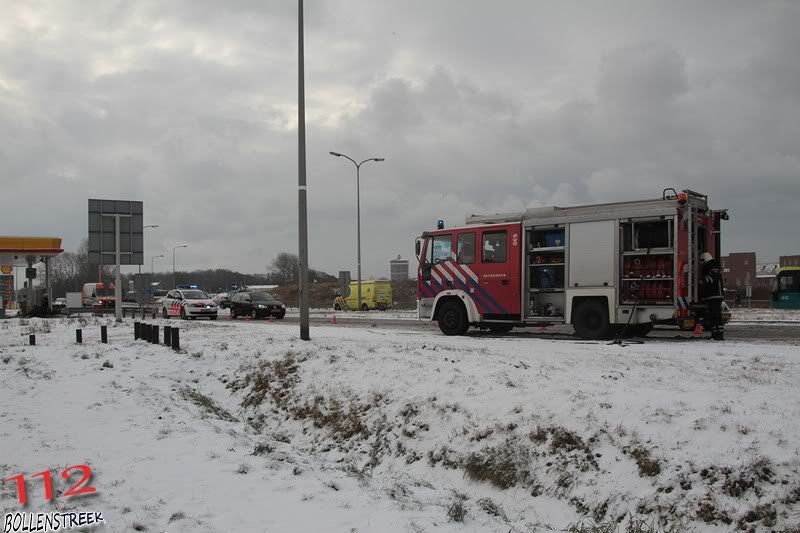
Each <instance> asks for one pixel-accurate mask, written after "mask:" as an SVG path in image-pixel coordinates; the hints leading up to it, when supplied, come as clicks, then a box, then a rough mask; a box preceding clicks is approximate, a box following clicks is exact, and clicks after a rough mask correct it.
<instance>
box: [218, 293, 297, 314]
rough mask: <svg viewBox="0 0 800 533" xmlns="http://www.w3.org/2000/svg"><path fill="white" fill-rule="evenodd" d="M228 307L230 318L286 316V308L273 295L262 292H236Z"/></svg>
mask: <svg viewBox="0 0 800 533" xmlns="http://www.w3.org/2000/svg"><path fill="white" fill-rule="evenodd" d="M230 307H231V318H237V317H240V316H249V317H251V318H260V317H267V316H274V317H275V318H283V317H284V316H286V306H285V305H283V303H282V302H280V301H279V300H277V299H276V298H275V297H274V296H273V295H271V294H270V293H268V292H264V291H252V292H250V291H242V292H237V293H236V294H234V295H233V298H231V304H230Z"/></svg>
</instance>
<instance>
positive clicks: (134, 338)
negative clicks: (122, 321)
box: [133, 322, 141, 340]
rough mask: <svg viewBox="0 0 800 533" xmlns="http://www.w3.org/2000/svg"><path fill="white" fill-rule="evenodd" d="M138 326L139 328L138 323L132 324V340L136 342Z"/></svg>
mask: <svg viewBox="0 0 800 533" xmlns="http://www.w3.org/2000/svg"><path fill="white" fill-rule="evenodd" d="M140 326H141V324H140V323H139V322H134V323H133V340H136V339H138V338H139V327H140Z"/></svg>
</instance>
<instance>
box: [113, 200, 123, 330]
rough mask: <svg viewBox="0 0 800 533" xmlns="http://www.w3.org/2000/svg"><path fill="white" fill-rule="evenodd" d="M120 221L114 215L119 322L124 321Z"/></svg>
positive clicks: (116, 295) (115, 285) (115, 308)
mask: <svg viewBox="0 0 800 533" xmlns="http://www.w3.org/2000/svg"><path fill="white" fill-rule="evenodd" d="M119 221H120V215H115V216H114V225H115V228H114V229H115V230H116V231H115V233H116V245H115V250H116V251H117V253H116V254H115V255H116V258H117V261H116V263H117V274H116V276H115V278H114V316H115V317H116V319H117V322H122V279H121V277H122V276H121V275H120V270H121V268H120V257H119V254H120V250H119V226H120V224H119Z"/></svg>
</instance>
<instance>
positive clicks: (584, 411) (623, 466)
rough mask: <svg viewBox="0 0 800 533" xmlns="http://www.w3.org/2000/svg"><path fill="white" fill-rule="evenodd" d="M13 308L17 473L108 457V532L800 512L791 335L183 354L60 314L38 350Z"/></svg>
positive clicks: (388, 342)
mask: <svg viewBox="0 0 800 533" xmlns="http://www.w3.org/2000/svg"><path fill="white" fill-rule="evenodd" d="M38 323H39V322H34V323H33V324H34V325H35V324H38ZM5 324H10V325H9V326H8V327H6V326H5ZM17 324H18V321H16V320H15V321H13V322H12V321H7V322H5V323H2V324H0V328H3V329H0V351H2V353H0V359H2V361H5V360H6V358H9V360H8V362H4V363H3V364H0V377H1V378H2V381H3V388H2V389H0V403H1V404H2V407H0V420H2V421H3V424H2V427H3V428H4V429H3V430H2V432H0V448H2V449H3V450H12V451H11V453H9V454H6V453H4V454H3V455H4V458H3V459H0V464H2V465H3V466H2V470H3V471H2V474H3V476H4V477H7V475H14V474H16V473H19V472H23V471H27V472H37V471H40V470H42V469H44V468H47V467H51V468H56V467H57V466H61V467H62V468H63V466H66V465H68V464H74V463H78V462H83V461H85V462H87V463H89V464H91V465H93V466H94V467H95V468H96V472H97V474H96V479H97V482H96V485H97V487H98V491H99V495H98V496H97V497H96V499H95V500H91V499H90V500H87V504H86V505H87V506H90V507H92V508H97V509H98V510H103V511H105V512H106V513H107V516H108V517H109V524H110V525H109V526H108V527H107V529H108V530H110V531H125V530H129V528H130V527H131V525H132V524H133V523H134V522H138V523H140V524H142V525H144V526H146V527H147V528H148V529H149V530H155V531H162V530H167V531H226V530H230V529H231V528H232V527H238V528H239V530H241V531H262V530H268V531H278V530H280V531H343V530H350V528H355V529H356V530H358V531H378V530H380V531H408V530H426V529H430V528H437V529H439V528H441V529H444V530H454V531H455V530H458V531H464V530H467V531H487V530H488V531H492V530H494V531H509V530H513V531H530V530H542V529H549V528H552V529H556V530H558V529H562V528H565V527H567V526H569V525H570V524H573V525H574V524H576V523H579V522H582V523H583V524H584V525H586V524H589V523H590V522H598V523H610V522H613V521H616V520H618V519H622V524H623V525H627V524H629V523H636V522H637V521H643V522H644V523H645V524H654V523H655V524H659V523H660V524H661V527H663V529H654V530H664V531H667V530H668V527H670V526H674V527H675V529H673V530H675V531H691V530H697V531H730V530H732V529H735V528H737V527H739V526H740V525H741V526H744V527H745V528H747V527H754V528H761V529H764V530H770V529H776V530H778V531H780V530H782V528H786V527H791V526H795V525H796V524H798V522H800V503H798V501H799V500H800V476H798V471H799V470H800V449H799V448H798V446H800V444H799V443H798V441H799V440H800V439H798V436H800V394H798V393H799V392H800V390H798V389H800V385H798V384H799V383H800V380H799V379H798V378H800V365H799V364H798V363H799V362H800V361H798V359H799V358H800V357H799V356H798V355H797V354H796V353H795V352H796V347H791V346H786V347H784V346H779V345H768V346H764V345H757V344H732V343H718V344H713V343H709V342H694V341H688V342H659V343H649V344H645V345H631V346H626V347H621V346H608V345H605V344H598V343H584V342H578V341H550V340H536V339H513V338H509V339H502V338H499V339H498V338H488V337H487V338H483V337H477V338H476V337H469V338H447V337H443V336H439V335H437V334H430V333H427V332H418V331H415V332H411V331H393V330H380V331H368V330H358V329H353V328H334V327H330V328H314V330H313V340H312V342H311V343H299V342H297V341H296V340H295V335H296V327H292V326H284V325H278V324H274V323H273V324H269V323H259V324H243V323H237V324H233V323H229V322H226V323H221V324H211V323H194V322H192V323H180V325H181V327H182V329H184V331H182V342H183V345H184V352H185V353H182V354H174V353H172V352H170V351H169V350H166V349H165V348H164V347H159V346H151V345H147V344H144V343H142V342H139V343H134V342H133V341H132V340H131V337H132V335H131V332H130V326H129V325H128V326H127V327H126V328H111V329H110V331H111V341H112V344H110V345H108V346H103V345H100V344H87V345H85V346H82V347H77V346H75V345H73V344H71V339H72V335H73V333H72V330H71V329H70V328H72V327H74V324H68V323H66V321H61V322H56V323H55V324H54V325H53V329H54V331H53V332H52V333H49V334H40V336H39V343H40V344H41V346H37V347H34V348H30V347H26V346H24V345H23V343H24V341H26V340H27V337H23V336H22V333H24V330H25V326H19V325H17ZM172 324H173V325H175V324H178V322H173V323H172ZM94 327H95V329H99V328H98V327H96V326H94ZM87 342H88V341H87ZM83 356H86V357H87V358H86V359H82V357H83ZM105 360H108V361H109V362H110V363H111V364H113V368H105V369H103V370H101V369H102V368H103V367H102V363H103V362H104V361H105ZM26 369H27V371H26ZM26 372H27V373H26ZM186 387H188V389H187V388H186ZM158 417H161V418H160V419H159V418H158ZM6 428H7V429H6ZM254 450H258V452H259V454H258V455H251V454H252V453H253V452H254ZM239 472H242V473H239ZM244 472H246V473H244ZM36 497H38V498H39V502H37V503H39V504H41V501H40V500H41V496H40V495H38V496H36ZM0 498H2V499H0V504H2V506H3V507H4V508H7V507H9V505H13V503H14V502H13V496H10V495H9V494H8V491H7V490H6V491H5V492H4V493H3V495H2V497H0ZM63 503H66V504H67V505H77V503H76V502H75V501H74V499H73V500H70V499H67V500H63ZM81 505H83V504H82V503H81ZM459 511H464V516H463V520H464V521H463V523H459V522H453V521H451V519H459V518H462V517H461V516H460V512H459ZM175 513H183V515H185V517H184V518H180V519H174V520H173V521H172V522H171V523H170V522H169V520H170V518H171V517H173V518H174V516H173V515H174V514H175ZM175 516H180V515H175ZM448 516H449V518H448Z"/></svg>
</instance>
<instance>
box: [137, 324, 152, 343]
mask: <svg viewBox="0 0 800 533" xmlns="http://www.w3.org/2000/svg"><path fill="white" fill-rule="evenodd" d="M139 335H141V339H142V340H143V341H145V342H150V324H147V323H145V322H142V325H141V326H139Z"/></svg>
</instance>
